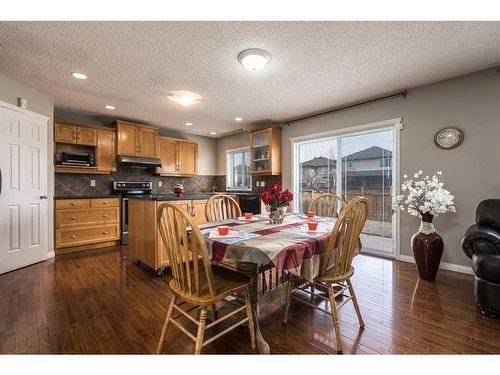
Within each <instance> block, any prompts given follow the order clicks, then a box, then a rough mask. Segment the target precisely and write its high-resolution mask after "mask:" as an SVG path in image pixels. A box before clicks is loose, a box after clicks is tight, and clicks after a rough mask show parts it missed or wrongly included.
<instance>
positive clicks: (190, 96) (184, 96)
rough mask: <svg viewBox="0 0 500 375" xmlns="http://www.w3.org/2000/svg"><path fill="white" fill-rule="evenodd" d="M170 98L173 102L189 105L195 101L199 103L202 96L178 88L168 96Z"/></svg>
mask: <svg viewBox="0 0 500 375" xmlns="http://www.w3.org/2000/svg"><path fill="white" fill-rule="evenodd" d="M168 98H169V99H170V100H172V101H173V102H176V103H179V104H180V105H183V106H188V105H191V104H194V103H198V102H199V101H200V100H201V99H202V97H201V95H198V94H197V93H195V92H191V91H185V90H177V91H172V92H171V93H170V95H169V96H168Z"/></svg>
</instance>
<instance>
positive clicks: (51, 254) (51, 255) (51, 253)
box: [47, 251, 56, 259]
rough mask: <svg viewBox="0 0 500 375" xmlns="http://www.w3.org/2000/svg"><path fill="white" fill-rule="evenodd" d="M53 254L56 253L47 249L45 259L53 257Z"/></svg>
mask: <svg viewBox="0 0 500 375" xmlns="http://www.w3.org/2000/svg"><path fill="white" fill-rule="evenodd" d="M55 256H56V253H54V252H53V251H49V252H48V253H47V259H50V258H54V257H55Z"/></svg>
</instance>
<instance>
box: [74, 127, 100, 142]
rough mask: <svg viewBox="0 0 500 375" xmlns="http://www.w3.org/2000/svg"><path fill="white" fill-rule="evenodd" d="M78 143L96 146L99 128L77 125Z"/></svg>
mask: <svg viewBox="0 0 500 375" xmlns="http://www.w3.org/2000/svg"><path fill="white" fill-rule="evenodd" d="M76 144H77V145H86V146H95V145H97V129H96V128H89V127H86V126H77V127H76Z"/></svg>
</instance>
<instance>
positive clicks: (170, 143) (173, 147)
mask: <svg viewBox="0 0 500 375" xmlns="http://www.w3.org/2000/svg"><path fill="white" fill-rule="evenodd" d="M158 149H159V156H160V160H161V167H160V168H156V173H157V174H159V175H162V176H196V175H197V174H198V144H197V143H195V142H190V141H185V140H181V139H176V138H166V137H158Z"/></svg>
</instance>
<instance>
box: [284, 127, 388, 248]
mask: <svg viewBox="0 0 500 375" xmlns="http://www.w3.org/2000/svg"><path fill="white" fill-rule="evenodd" d="M394 129H395V127H393V126H391V127H389V126H388V127H386V126H384V127H381V128H376V129H371V130H368V131H360V132H353V133H347V132H346V133H344V132H342V133H340V132H339V134H335V135H333V134H332V135H331V136H322V137H318V138H317V139H316V138H307V139H306V140H296V141H294V146H293V150H294V151H293V152H294V154H293V173H294V195H295V199H294V205H295V206H294V210H295V211H298V212H305V211H306V210H307V207H308V206H309V203H310V201H311V200H312V199H314V198H315V197H317V196H319V195H321V194H323V193H326V192H328V193H334V194H337V195H338V196H339V197H341V198H342V199H343V200H344V201H346V202H348V201H349V200H350V199H352V198H353V197H355V196H358V195H363V196H365V197H367V198H368V200H369V206H370V209H369V214H368V220H367V222H366V224H365V226H364V228H363V232H362V235H361V241H362V244H363V251H365V252H374V253H382V254H386V255H393V254H394V252H395V235H396V233H395V225H394V223H395V221H394V220H395V217H394V211H393V209H392V191H393V188H394V182H395V181H394V180H393V170H394V168H393V165H394V163H393V158H395V155H394V151H395V150H396V148H395V147H394V142H395V141H394V139H395V137H396V136H395V130H394ZM319 171H321V172H322V173H319Z"/></svg>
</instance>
